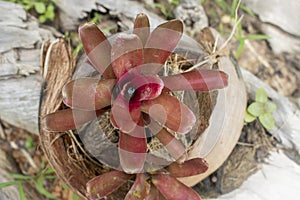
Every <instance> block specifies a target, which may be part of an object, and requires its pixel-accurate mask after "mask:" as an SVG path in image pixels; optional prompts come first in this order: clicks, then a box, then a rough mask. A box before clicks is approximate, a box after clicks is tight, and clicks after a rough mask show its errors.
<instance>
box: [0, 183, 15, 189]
mask: <svg viewBox="0 0 300 200" xmlns="http://www.w3.org/2000/svg"><path fill="white" fill-rule="evenodd" d="M19 183H20V181H9V182H5V183H0V189H3V188H6V187H9V186H12V185H18V184H19Z"/></svg>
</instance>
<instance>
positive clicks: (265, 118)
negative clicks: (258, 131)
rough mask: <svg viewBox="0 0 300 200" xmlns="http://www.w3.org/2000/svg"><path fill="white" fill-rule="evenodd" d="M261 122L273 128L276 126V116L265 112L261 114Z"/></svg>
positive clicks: (269, 128)
mask: <svg viewBox="0 0 300 200" xmlns="http://www.w3.org/2000/svg"><path fill="white" fill-rule="evenodd" d="M258 119H259V121H260V123H261V124H262V125H263V126H264V127H265V128H266V129H268V130H271V129H273V128H274V127H275V121H274V117H273V115H272V114H271V113H264V114H262V115H261V116H259V118H258Z"/></svg>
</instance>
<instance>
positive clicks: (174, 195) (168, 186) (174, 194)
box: [152, 174, 201, 200]
mask: <svg viewBox="0 0 300 200" xmlns="http://www.w3.org/2000/svg"><path fill="white" fill-rule="evenodd" d="M152 183H153V184H154V185H155V187H157V189H158V190H159V191H160V192H161V193H162V195H163V196H164V197H165V198H166V199H168V200H183V199H188V200H201V197H200V196H199V195H198V193H197V192H195V191H194V190H193V189H192V188H190V187H188V186H186V185H184V184H183V183H181V182H180V181H178V180H177V179H176V178H174V177H172V176H170V175H167V174H154V175H152Z"/></svg>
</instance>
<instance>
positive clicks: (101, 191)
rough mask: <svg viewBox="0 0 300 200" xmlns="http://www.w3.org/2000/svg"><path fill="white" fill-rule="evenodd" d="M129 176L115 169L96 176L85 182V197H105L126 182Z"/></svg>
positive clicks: (92, 198) (94, 199)
mask: <svg viewBox="0 0 300 200" xmlns="http://www.w3.org/2000/svg"><path fill="white" fill-rule="evenodd" d="M131 176H132V175H129V174H125V173H124V172H121V171H116V170H115V171H110V172H107V173H104V174H102V175H100V176H97V177H95V178H93V179H92V180H90V181H89V182H87V184H86V186H87V197H88V198H89V199H90V200H97V199H102V198H105V197H106V196H107V195H109V194H111V193H112V192H114V191H115V190H117V189H118V188H119V187H121V186H122V185H123V184H124V183H126V182H127V181H128V180H129V179H130V178H131Z"/></svg>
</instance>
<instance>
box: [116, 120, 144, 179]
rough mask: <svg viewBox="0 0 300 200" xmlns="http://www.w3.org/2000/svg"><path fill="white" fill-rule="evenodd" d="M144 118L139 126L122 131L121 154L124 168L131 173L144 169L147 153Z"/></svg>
mask: <svg viewBox="0 0 300 200" xmlns="http://www.w3.org/2000/svg"><path fill="white" fill-rule="evenodd" d="M143 125H144V124H143V121H142V119H141V120H140V121H139V126H136V128H135V129H134V130H133V131H132V132H130V133H129V134H127V133H122V132H120V139H119V156H120V163H121V166H122V169H123V170H124V171H125V172H126V173H129V174H132V173H140V172H141V171H142V170H143V167H144V163H145V160H146V154H147V140H146V132H145V128H144V126H143Z"/></svg>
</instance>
